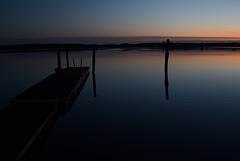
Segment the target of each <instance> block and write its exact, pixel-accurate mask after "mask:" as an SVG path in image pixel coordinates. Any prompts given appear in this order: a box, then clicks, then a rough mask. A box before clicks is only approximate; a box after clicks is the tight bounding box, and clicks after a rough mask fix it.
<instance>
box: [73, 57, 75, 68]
mask: <svg viewBox="0 0 240 161" xmlns="http://www.w3.org/2000/svg"><path fill="white" fill-rule="evenodd" d="M73 67H75V59H74V58H73Z"/></svg>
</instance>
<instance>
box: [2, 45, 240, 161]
mask: <svg viewBox="0 0 240 161" xmlns="http://www.w3.org/2000/svg"><path fill="white" fill-rule="evenodd" d="M165 55H166V54H165V53H162V51H137V50H134V51H133V50H132V51H118V50H114V51H112V50H104V51H96V71H97V72H96V76H97V79H96V78H94V77H95V75H92V78H89V80H88V82H87V83H86V85H85V87H84V89H83V91H82V93H81V94H80V96H79V97H78V99H77V101H76V102H75V104H74V105H73V107H72V109H71V110H70V111H69V113H68V114H67V115H66V116H65V117H61V118H60V119H59V120H58V122H57V124H56V126H55V128H54V129H53V131H52V133H51V134H50V136H49V137H48V139H47V141H46V143H45V144H44V147H43V149H42V151H41V152H40V153H39V156H38V158H37V159H36V160H75V159H76V158H78V159H79V160H80V159H82V160H93V159H94V160H96V158H97V159H99V160H101V159H104V160H126V158H127V159H128V160H136V159H139V160H161V159H163V158H164V159H165V158H167V159H168V160H239V159H240V155H239V154H238V151H239V148H238V147H239V145H240V139H239V136H240V128H239V124H240V117H239V116H240V108H239V104H240V100H239V99H238V97H239V94H240V86H239V82H240V74H239V72H240V71H239V69H240V61H239V60H240V53H239V52H238V51H226V50H224V51H170V55H171V56H170V58H171V59H169V60H168V57H167V58H166V59H165ZM69 56H71V58H69V59H72V57H74V58H75V60H76V64H77V62H80V59H81V57H82V58H83V61H84V65H88V66H91V56H92V51H82V52H72V53H70V52H69ZM52 57H53V59H54V60H53V61H51V59H52ZM10 60H11V61H10ZM23 60H24V65H21V64H23ZM0 61H1V64H2V65H3V66H4V68H3V69H1V70H2V71H1V72H2V73H7V74H6V77H4V80H1V84H2V86H3V85H4V86H3V88H2V89H3V91H1V96H2V98H1V99H2V101H1V102H2V103H3V104H4V101H6V100H9V99H10V98H12V97H13V96H15V95H16V93H18V90H20V91H22V90H23V89H24V88H25V87H24V85H25V83H24V81H26V80H30V82H29V83H26V85H25V86H27V87H29V86H30V85H29V84H30V83H31V82H34V80H36V81H38V80H41V79H40V78H39V77H43V78H44V77H45V76H43V75H44V73H51V72H52V71H51V72H50V71H49V70H50V69H49V68H50V67H51V66H54V67H56V64H54V63H55V54H54V56H52V55H51V53H48V54H40V55H29V54H28V55H18V56H17V57H15V56H14V57H11V56H9V55H1V59H0ZM7 62H8V63H7ZM9 62H12V63H10V64H11V65H9ZM13 62H15V63H13ZM53 62H54V63H53ZM16 64H17V65H16ZM38 65H39V67H38ZM26 66H28V67H30V66H33V67H34V68H31V70H32V71H34V72H31V70H30V69H28V68H25V67H26ZM168 66H169V69H168ZM17 67H18V68H17ZM54 67H53V68H51V70H52V69H54ZM165 67H166V68H165ZM164 68H165V69H164ZM166 69H167V70H166ZM8 73H11V74H8ZM36 73H37V74H36ZM46 75H48V74H46ZM23 76H24V77H23ZM91 79H92V81H90V80H91ZM168 79H169V80H170V81H171V85H170V86H169V87H168V83H165V82H166V80H167V81H168ZM7 80H8V81H7ZM33 84H34V83H33ZM94 84H95V85H96V84H97V94H98V95H97V97H93V96H94V95H95V94H94V93H95V92H94V90H93V87H94ZM10 87H11V88H10ZM13 87H14V88H13ZM95 87H96V86H95ZM167 87H168V88H169V89H168V88H167ZM20 88H23V89H20ZM9 89H11V90H9ZM167 89H168V92H167ZM6 93H7V94H6ZM9 93H10V94H9ZM168 93H170V94H171V99H169V100H166V98H169V94H168ZM4 94H5V95H4ZM11 96H12V97H11ZM53 149H54V150H53Z"/></svg>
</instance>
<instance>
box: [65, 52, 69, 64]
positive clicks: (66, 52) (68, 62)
mask: <svg viewBox="0 0 240 161" xmlns="http://www.w3.org/2000/svg"><path fill="white" fill-rule="evenodd" d="M66 61H67V68H68V67H69V60H68V49H66Z"/></svg>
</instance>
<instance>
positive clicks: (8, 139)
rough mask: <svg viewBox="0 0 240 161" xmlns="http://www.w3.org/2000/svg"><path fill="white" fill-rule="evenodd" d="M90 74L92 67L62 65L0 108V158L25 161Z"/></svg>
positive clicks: (67, 106) (74, 97) (31, 155)
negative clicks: (63, 66) (61, 67)
mask: <svg viewBox="0 0 240 161" xmlns="http://www.w3.org/2000/svg"><path fill="white" fill-rule="evenodd" d="M88 76H89V67H71V68H66V69H60V70H58V71H57V72H56V73H54V74H52V75H50V76H48V77H47V78H45V79H44V80H42V81H40V82H39V83H37V84H36V85H34V86H32V87H31V88H29V89H27V90H26V91H24V92H23V93H21V94H19V95H18V96H16V97H15V98H14V99H13V100H11V101H10V104H9V105H8V106H7V107H6V108H4V109H3V110H1V111H0V160H1V161H26V160H31V159H32V158H34V154H35V153H36V152H37V150H38V148H39V147H40V145H41V144H42V142H43V141H44V139H45V138H46V137H47V135H48V133H49V132H50V130H51V129H52V127H53V126H54V124H55V122H56V120H57V119H58V117H59V116H60V115H61V114H64V113H66V112H67V111H68V110H69V108H70V107H71V105H72V104H73V102H74V101H75V99H76V98H77V96H78V95H79V93H80V92H81V90H82V88H83V87H84V84H85V82H86V80H87V78H88Z"/></svg>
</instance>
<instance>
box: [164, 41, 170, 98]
mask: <svg viewBox="0 0 240 161" xmlns="http://www.w3.org/2000/svg"><path fill="white" fill-rule="evenodd" d="M168 47H169V39H167V43H166V53H165V66H164V74H165V93H166V100H169V92H168V86H169V82H168V58H169V51H168V50H169V48H168Z"/></svg>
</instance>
